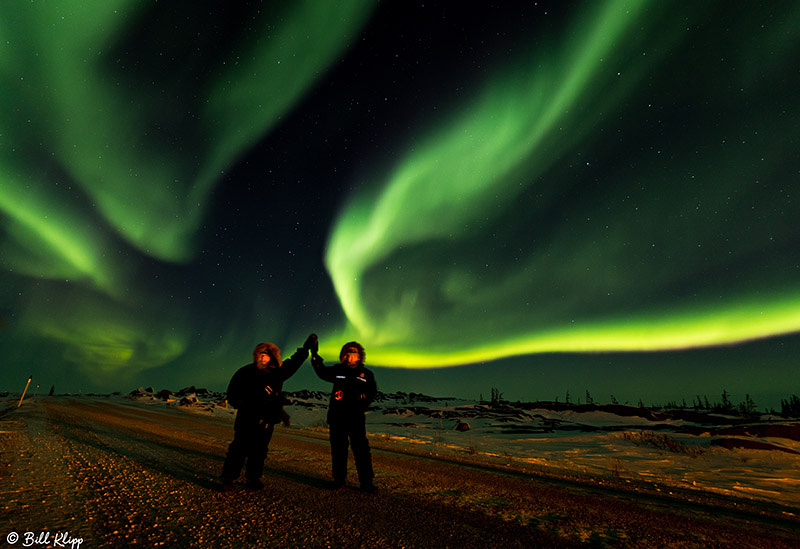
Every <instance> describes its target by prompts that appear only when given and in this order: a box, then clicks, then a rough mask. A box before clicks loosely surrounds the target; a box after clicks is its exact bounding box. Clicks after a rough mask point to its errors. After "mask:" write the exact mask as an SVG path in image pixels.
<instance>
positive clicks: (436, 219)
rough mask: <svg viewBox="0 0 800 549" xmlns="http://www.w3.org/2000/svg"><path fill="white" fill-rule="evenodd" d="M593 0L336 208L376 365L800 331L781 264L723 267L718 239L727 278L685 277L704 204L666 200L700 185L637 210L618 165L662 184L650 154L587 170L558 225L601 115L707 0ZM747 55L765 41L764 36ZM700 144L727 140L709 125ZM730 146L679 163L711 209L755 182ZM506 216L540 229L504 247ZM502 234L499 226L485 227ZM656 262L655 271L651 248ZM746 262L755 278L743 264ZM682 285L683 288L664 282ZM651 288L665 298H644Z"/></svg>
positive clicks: (336, 260) (341, 251) (705, 240)
mask: <svg viewBox="0 0 800 549" xmlns="http://www.w3.org/2000/svg"><path fill="white" fill-rule="evenodd" d="M662 7H663V6H662ZM595 9H596V10H597V12H596V13H591V12H589V10H586V11H585V12H584V17H585V20H583V21H579V22H577V24H576V25H575V26H574V27H573V28H572V29H571V30H570V31H569V32H567V33H565V34H564V35H562V36H559V37H556V38H555V39H554V40H553V43H548V46H547V47H546V48H542V46H541V44H542V42H541V40H540V42H538V44H539V47H540V48H542V49H544V50H546V53H544V54H542V53H541V51H539V52H538V55H532V56H527V57H525V56H522V59H517V60H515V61H514V62H511V63H509V66H508V67H507V68H506V70H505V72H502V71H501V72H500V73H499V74H498V75H496V76H495V78H494V79H491V80H490V81H489V82H488V84H487V85H485V87H484V90H483V91H482V92H481V93H479V94H476V96H475V97H474V98H473V99H472V100H469V101H466V102H465V103H464V104H463V105H460V106H459V107H458V108H457V109H456V112H455V113H454V114H451V115H450V117H449V118H448V119H447V120H445V121H443V122H440V123H439V124H440V125H438V126H436V127H435V128H433V129H432V130H430V133H429V134H428V135H426V136H425V138H424V139H420V140H418V141H417V142H416V143H415V146H414V148H413V149H411V150H409V151H408V153H407V154H406V155H405V157H404V158H402V160H401V161H399V162H398V163H397V164H396V165H395V166H394V167H392V168H391V169H389V170H388V172H387V174H386V175H385V176H384V178H383V180H382V181H381V180H378V181H374V182H372V183H373V186H372V188H371V189H370V190H367V191H365V192H363V193H362V194H361V195H356V196H354V197H353V198H352V200H351V202H350V204H349V205H348V206H347V207H346V208H345V209H344V210H343V211H342V212H341V213H340V215H339V217H338V221H337V224H336V226H335V227H334V230H333V232H332V234H331V236H330V239H329V243H328V248H327V254H326V265H327V267H328V270H329V272H330V275H331V277H332V279H333V281H334V284H335V287H336V291H337V293H338V295H339V298H340V300H341V303H342V306H343V309H344V311H345V312H346V314H347V318H348V321H349V327H348V328H346V329H345V330H344V334H343V336H342V337H343V338H355V339H359V340H364V341H369V342H370V343H371V359H372V360H373V361H375V362H376V363H380V364H391V365H398V366H423V367H424V366H441V365H455V364H463V363H468V362H476V361H486V360H492V359H497V358H502V357H508V356H515V355H519V354H527V353H538V352H597V351H646V350H668V349H684V348H689V347H701V346H711V345H720V344H730V343H736V342H742V341H747V340H751V339H755V338H762V337H769V336H774V335H778V334H787V333H792V332H796V331H800V287H798V282H797V280H798V279H797V278H796V277H792V276H791V275H787V273H782V274H780V275H779V277H780V279H779V280H777V281H775V282H773V283H770V285H769V290H770V291H769V292H765V291H764V290H763V289H758V288H757V286H758V282H756V281H757V280H758V279H759V278H760V277H761V276H763V275H762V274H760V273H747V275H746V276H745V275H743V276H740V275H737V274H734V273H730V271H729V267H728V266H727V265H726V263H727V262H729V261H736V260H739V258H740V256H738V255H737V256H734V255H733V252H729V254H728V257H726V256H725V254H722V253H720V252H719V251H717V252H716V255H717V256H718V259H717V260H716V261H719V265H720V267H719V268H720V269H721V270H723V271H724V272H725V277H721V279H720V280H719V281H710V282H709V281H704V282H702V283H701V285H700V286H699V289H698V288H692V283H691V282H687V280H688V279H689V277H691V276H692V271H693V269H694V268H695V267H697V266H698V265H700V264H701V263H702V260H701V257H700V254H702V253H703V251H702V250H703V247H704V246H711V245H716V246H719V244H718V243H715V242H713V241H712V234H711V233H709V234H704V233H708V228H707V227H704V224H705V223H706V222H707V219H706V218H705V217H704V215H708V214H703V213H698V214H694V213H693V214H692V215H691V217H690V218H689V219H685V217H687V216H685V215H684V214H681V215H680V217H681V218H684V219H677V218H673V219H668V217H669V214H666V215H665V214H664V213H663V209H664V208H670V207H674V206H673V204H677V205H678V206H679V207H687V206H690V205H691V204H690V203H691V202H692V201H693V197H689V196H687V197H680V198H679V199H677V200H673V201H672V202H669V203H666V204H664V205H661V206H659V205H658V204H657V202H658V197H653V196H649V197H648V196H642V197H640V198H639V200H641V201H642V203H641V205H640V206H641V207H634V208H629V207H628V206H627V205H625V204H624V202H625V197H624V195H621V194H620V191H619V190H618V186H619V184H620V181H619V180H620V179H621V178H623V177H632V178H634V181H632V182H631V183H634V184H635V185H639V186H643V185H644V184H642V183H638V181H644V182H646V184H648V185H651V184H653V182H654V181H657V182H658V185H659V186H661V187H663V188H668V187H669V186H670V182H669V176H667V177H666V178H665V176H664V175H662V174H661V173H657V171H656V169H655V168H653V167H650V166H647V167H645V168H643V169H639V170H637V171H632V172H631V173H628V174H625V175H623V174H622V173H619V174H616V173H613V172H609V173H608V174H607V177H608V180H606V181H597V182H592V187H593V188H595V189H602V188H603V187H608V189H609V190H608V192H607V193H605V194H604V193H603V192H602V191H598V192H597V194H596V195H595V196H594V197H593V198H592V200H596V201H597V202H588V201H587V203H584V204H581V203H580V202H579V201H578V200H577V198H579V195H578V196H576V201H575V202H573V203H572V204H570V205H569V208H570V210H571V211H569V212H564V213H563V216H564V217H567V216H568V215H571V216H572V219H573V220H574V221H572V223H571V226H567V225H564V224H559V225H558V226H552V225H548V222H549V220H552V219H553V215H554V214H559V213H560V212H557V211H555V210H554V208H555V207H556V201H555V198H554V197H556V196H558V194H559V193H560V192H562V189H569V188H570V187H571V186H572V185H574V182H575V180H576V179H578V178H580V177H581V174H580V173H577V170H576V169H575V166H574V165H573V164H576V163H577V162H580V164H586V165H587V166H589V165H590V164H591V160H593V158H591V157H589V158H586V159H585V160H583V159H581V160H577V158H576V156H579V155H580V154H581V153H582V152H583V153H587V152H589V151H592V150H601V149H602V148H603V143H602V140H603V139H604V137H603V135H602V133H601V132H602V131H603V130H604V128H603V125H605V124H608V123H609V122H608V121H609V120H614V119H615V118H620V119H621V118H623V117H624V116H625V115H624V111H623V110H622V109H623V107H624V106H625V105H626V103H627V102H629V101H630V100H631V96H630V94H631V93H632V92H633V90H635V89H636V88H638V87H641V86H642V84H643V83H645V82H646V81H647V79H648V77H649V76H650V72H651V71H652V70H654V68H655V67H657V66H658V63H659V62H661V61H662V57H663V56H666V55H668V54H669V52H670V51H672V49H673V48H674V47H676V46H679V45H680V43H681V39H682V38H684V37H685V34H686V28H687V26H686V21H689V24H690V25H691V21H693V20H694V18H697V17H700V16H701V15H702V13H701V12H702V11H703V8H702V6H700V7H698V8H697V10H696V11H694V12H686V13H684V14H683V15H685V16H686V19H685V20H683V21H679V20H678V18H677V17H676V16H675V15H674V14H667V13H665V12H663V11H661V10H660V9H659V7H658V6H656V5H654V4H653V3H646V2H637V1H633V2H625V1H621V2H607V3H602V4H601V5H595ZM656 28H657V30H656ZM645 35H646V36H647V37H648V38H647V39H643V36H645ZM564 36H568V37H569V38H568V39H566V38H564ZM792 36H794V37H795V38H796V36H797V32H792V33H784V34H783V35H782V38H783V39H784V41H782V42H780V43H778V42H777V40H776V43H775V44H773V46H774V47H775V50H773V52H774V51H777V52H780V54H785V53H786V52H789V51H791V50H792V48H793V45H792V44H793V42H792V40H793V39H792ZM748 45H749V44H744V45H743V49H745V50H746V48H747V47H748ZM749 54H750V55H753V56H757V55H758V48H755V47H754V48H753V51H751V52H749ZM742 62H743V64H745V62H744V61H742ZM746 63H747V64H749V60H748V61H747V62H746ZM756 93H758V92H756ZM742 116H743V117H744V118H747V119H748V121H747V122H745V123H744V124H743V125H744V126H747V124H748V123H750V122H755V120H753V119H754V117H753V115H752V113H748V114H743V115H742ZM771 116H774V113H773V114H772V115H771ZM775 122H776V123H777V125H776V127H778V128H780V131H778V132H776V135H775V143H776V147H775V150H776V151H777V152H776V153H775V157H774V158H772V159H770V160H771V161H778V158H780V157H782V156H783V154H785V147H784V146H782V144H781V137H780V136H781V135H786V133H785V132H787V131H791V130H790V129H789V126H788V125H787V121H786V120H784V119H783V117H780V120H775ZM756 124H757V126H762V125H764V124H763V122H761V123H756ZM729 131H730V130H729ZM733 131H736V130H733ZM692 137H693V138H695V137H696V136H692ZM702 137H703V138H704V139H705V136H702ZM760 139H763V138H760ZM669 145H670V146H671V147H673V148H676V149H680V148H682V145H681V144H680V143H672V144H669ZM703 146H704V147H709V148H713V149H721V147H720V146H719V144H718V143H713V142H712V141H706V142H704V145H703ZM687 152H689V151H687ZM576 153H577V154H576ZM605 154H608V153H607V152H606V153H605ZM612 154H613V153H612ZM639 155H640V153H638V152H637V153H636V156H639ZM731 155H732V152H731V151H722V150H719V152H718V153H717V154H716V156H715V157H714V156H712V160H711V161H707V165H705V166H699V165H698V164H697V162H696V161H695V159H694V158H693V156H696V152H695V154H694V155H689V154H687V155H686V156H685V157H681V158H682V160H681V162H683V165H682V166H681V167H680V169H676V170H674V171H675V172H691V173H693V174H695V175H692V177H693V178H697V181H698V184H699V185H702V186H707V187H710V188H709V189H708V191H707V192H708V198H707V199H706V201H707V202H710V203H712V204H713V207H714V208H718V209H717V210H716V211H715V212H714V214H719V213H720V210H726V209H727V210H730V211H728V212H725V211H723V212H722V213H723V214H728V215H730V216H736V215H737V212H736V209H737V208H742V209H745V208H747V207H749V206H750V205H749V204H739V205H732V202H731V195H732V194H736V193H739V194H740V198H744V197H743V196H741V195H742V194H750V193H751V191H748V188H749V187H750V186H752V185H753V179H751V178H752V177H753V174H752V173H751V172H753V170H752V169H751V168H750V167H748V168H746V169H745V170H742V168H741V165H742V162H741V161H739V160H737V159H736V158H732V156H731ZM632 156H633V155H632ZM764 160H765V158H764V157H762V158H761V161H762V162H763V161H764ZM636 161H637V159H636V158H634V159H633V160H631V163H632V164H633V163H634V162H636ZM676 168H677V166H676ZM619 171H620V172H622V170H619ZM672 177H675V176H672ZM681 177H682V176H681ZM756 177H757V176H756ZM720 182H722V183H723V184H722V185H720ZM634 188H635V187H634ZM629 192H630V191H626V193H625V194H628V193H629ZM655 192H658V193H662V192H663V191H660V190H657V191H655ZM722 193H730V194H729V195H728V196H727V197H725V198H723V196H722ZM627 198H628V199H630V196H628V197H627ZM745 199H746V200H755V197H752V198H745ZM550 201H552V202H553V203H552V204H551V203H550ZM682 201H685V202H686V204H682V203H681V202H682ZM659 207H660V208H662V211H658V209H659ZM754 208H755V206H754V207H753V209H754ZM697 209H698V210H699V209H700V208H699V207H698V208H697ZM648 213H649V214H652V215H651V216H650V217H649V218H646V217H645V216H646V215H647V214H648ZM526 218H527V221H526V220H525V219H526ZM521 220H522V221H521ZM595 220H596V221H595ZM732 221H735V219H727V218H726V219H725V223H726V225H729V224H730V223H731V222H732ZM658 223H663V224H662V225H661V226H659V225H657V224H658ZM507 226H516V227H519V229H520V230H519V232H518V233H517V236H518V238H520V239H524V240H525V241H535V242H536V244H535V245H528V244H525V243H523V244H522V245H521V246H519V251H518V252H517V253H507V254H504V256H500V257H498V256H499V255H500V254H496V253H490V252H485V251H484V250H485V248H487V247H490V246H496V244H497V243H498V242H502V245H503V247H504V248H514V247H517V246H518V244H517V243H514V242H513V240H509V238H508V237H509V236H510V237H513V236H514V231H513V230H508V229H507ZM728 230H729V227H727V226H725V227H724V228H723V229H722V230H721V231H720V232H722V233H723V236H724V237H726V238H725V240H726V241H730V240H729V239H732V240H735V239H738V238H739V237H740V236H742V234H739V233H743V234H746V233H747V231H746V230H744V229H743V228H741V227H739V228H737V229H736V230H735V232H731V233H730V234H729V235H727V236H726V235H725V234H724V232H725V231H728ZM762 230H763V229H759V230H758V232H759V234H758V235H753V234H751V235H746V236H747V238H746V239H743V241H742V248H741V249H740V250H739V251H737V252H736V253H737V254H742V256H744V255H745V254H746V253H754V251H755V249H756V248H757V247H758V246H759V245H760V244H763V243H764V241H765V240H766V238H767V236H768V235H767V234H765V233H762V232H761V231H762ZM637 232H639V233H641V234H637ZM492 233H502V234H503V237H502V238H500V237H497V238H496V240H492ZM659 233H661V234H659ZM767 233H768V231H767ZM672 234H677V235H679V238H681V239H686V240H684V241H681V240H676V239H675V238H674V237H672ZM716 236H717V235H716V234H713V238H716ZM642 238H646V239H650V240H648V241H644V242H643V241H641V239H642ZM771 238H773V240H774V235H773V237H771ZM790 238H791V234H789V233H785V232H784V233H783V234H781V235H780V239H781V241H783V242H785V241H786V240H787V239H790ZM754 239H755V240H754ZM759 239H764V240H760V244H759ZM637 241H638V242H637ZM487 242H491V243H492V244H486V243H487ZM626 246H627V248H628V250H627V251H623V249H622V248H623V247H626ZM726 246H727V245H726ZM662 250H663V252H662ZM664 252H666V253H668V254H674V256H673V262H672V263H676V264H675V265H674V266H673V265H670V264H669V263H668V262H661V261H658V258H657V257H654V255H655V254H657V253H664ZM705 253H708V252H705ZM712 253H714V252H713V251H712ZM622 254H626V255H627V258H624V259H623V257H622ZM470 257H475V258H476V259H475V260H473V261H471V260H470V259H469V258H470ZM734 258H736V259H734ZM651 261H654V265H655V267H653V272H647V271H645V270H644V269H643V268H642V266H641V265H640V263H641V264H644V263H648V262H651ZM705 261H706V262H708V261H709V258H708V257H706V258H705ZM687 263H688V264H691V265H693V267H692V268H686V265H687ZM465 264H468V265H469V268H465V267H466V265H465ZM481 271H485V272H486V274H485V275H482V274H480V273H481ZM626 271H627V272H626ZM747 276H749V277H753V280H752V282H751V283H748V282H747V281H746V280H742V279H744V278H746V277H747ZM726 277H727V278H729V279H725V278H726ZM683 285H686V286H689V290H688V291H687V292H685V293H683V294H681V293H677V294H676V295H674V296H673V297H671V298H669V299H668V298H666V297H665V295H666V293H667V292H674V290H673V288H674V287H676V286H683ZM717 285H718V286H717ZM754 288H755V289H754ZM776 290H777V291H776ZM648 293H649V294H652V295H655V296H657V297H658V298H659V300H658V301H656V302H655V303H654V302H653V300H652V299H650V298H646V299H645V300H644V301H642V302H640V303H637V302H636V298H637V296H641V295H645V294H648ZM698 293H699V294H700V295H698ZM710 294H715V296H714V297H712V295H710ZM659 301H660V302H659ZM537 304H538V306H537ZM439 344H441V345H439Z"/></svg>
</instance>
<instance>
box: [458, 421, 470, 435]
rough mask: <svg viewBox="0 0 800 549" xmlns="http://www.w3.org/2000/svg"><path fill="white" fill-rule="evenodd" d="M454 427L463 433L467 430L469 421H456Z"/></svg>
mask: <svg viewBox="0 0 800 549" xmlns="http://www.w3.org/2000/svg"><path fill="white" fill-rule="evenodd" d="M454 429H455V430H456V431H460V432H462V433H463V432H464V431H469V429H470V426H469V423H467V422H466V421H459V422H458V423H456V426H455V427H454Z"/></svg>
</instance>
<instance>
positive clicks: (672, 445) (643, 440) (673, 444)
mask: <svg viewBox="0 0 800 549" xmlns="http://www.w3.org/2000/svg"><path fill="white" fill-rule="evenodd" d="M622 437H623V438H624V439H625V440H629V441H631V442H633V443H634V444H635V445H636V446H645V445H647V446H653V447H654V448H658V449H659V450H666V451H667V452H672V453H674V454H683V455H686V456H689V457H693V458H696V457H697V456H699V455H701V454H702V453H703V449H702V448H693V447H691V446H688V445H686V444H684V443H683V442H681V441H679V440H675V439H674V438H672V437H671V436H669V435H665V434H656V433H654V432H653V431H641V432H639V433H622Z"/></svg>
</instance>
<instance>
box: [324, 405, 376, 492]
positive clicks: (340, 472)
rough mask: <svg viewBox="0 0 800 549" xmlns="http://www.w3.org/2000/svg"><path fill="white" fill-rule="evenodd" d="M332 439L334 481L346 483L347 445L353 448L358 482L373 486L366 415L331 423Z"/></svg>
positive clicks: (330, 432) (362, 484) (330, 433)
mask: <svg viewBox="0 0 800 549" xmlns="http://www.w3.org/2000/svg"><path fill="white" fill-rule="evenodd" d="M329 435H330V440H331V463H332V465H333V481H334V482H336V483H339V484H344V482H345V479H346V478H347V447H348V444H349V445H350V446H352V448H353V457H354V458H355V461H356V471H358V482H359V483H360V484H361V486H362V487H363V486H371V485H372V478H373V477H374V476H375V475H374V473H373V471H372V454H370V450H369V441H368V440H367V428H366V425H365V423H364V417H363V416H361V417H358V418H353V419H348V420H343V421H334V422H333V423H329Z"/></svg>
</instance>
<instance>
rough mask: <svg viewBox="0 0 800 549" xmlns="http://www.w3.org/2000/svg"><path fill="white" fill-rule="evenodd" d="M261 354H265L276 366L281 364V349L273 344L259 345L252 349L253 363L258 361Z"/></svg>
mask: <svg viewBox="0 0 800 549" xmlns="http://www.w3.org/2000/svg"><path fill="white" fill-rule="evenodd" d="M261 353H267V354H268V355H269V356H270V358H271V359H272V360H274V361H275V362H276V363H277V364H278V366H280V365H281V364H283V360H282V359H281V349H280V347H278V346H277V345H275V344H274V343H259V344H258V345H256V348H255V349H253V362H257V361H258V355H260V354H261Z"/></svg>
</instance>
